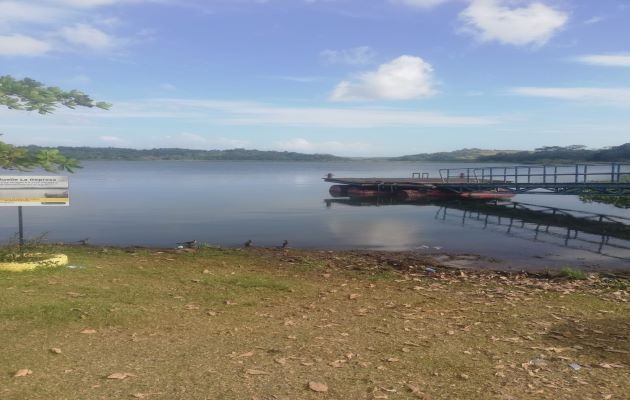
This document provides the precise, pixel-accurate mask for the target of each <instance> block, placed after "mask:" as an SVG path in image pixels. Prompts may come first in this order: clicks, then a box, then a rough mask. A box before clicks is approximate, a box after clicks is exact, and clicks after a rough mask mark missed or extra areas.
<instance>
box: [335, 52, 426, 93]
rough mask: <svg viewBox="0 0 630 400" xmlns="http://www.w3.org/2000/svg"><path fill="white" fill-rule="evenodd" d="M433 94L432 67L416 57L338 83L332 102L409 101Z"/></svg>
mask: <svg viewBox="0 0 630 400" xmlns="http://www.w3.org/2000/svg"><path fill="white" fill-rule="evenodd" d="M434 93H435V89H434V82H433V67H432V66H431V64H429V63H427V62H426V61H424V60H423V59H422V58H420V57H413V56H400V57H398V58H396V59H394V60H392V61H390V62H389V63H386V64H383V65H381V66H380V67H378V69H377V70H376V71H372V72H364V73H362V74H360V75H359V76H358V77H357V78H356V79H354V80H352V81H342V82H340V83H339V84H338V85H337V87H336V88H335V90H334V91H333V93H332V95H331V96H330V99H331V100H332V101H357V100H410V99H415V98H419V97H429V96H431V95H433V94H434Z"/></svg>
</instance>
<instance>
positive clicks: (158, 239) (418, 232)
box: [0, 161, 630, 268]
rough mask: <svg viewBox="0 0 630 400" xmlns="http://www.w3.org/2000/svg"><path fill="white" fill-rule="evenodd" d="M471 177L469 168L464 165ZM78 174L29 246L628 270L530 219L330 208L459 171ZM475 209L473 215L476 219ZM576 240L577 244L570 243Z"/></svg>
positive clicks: (368, 167) (559, 203)
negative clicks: (439, 255)
mask: <svg viewBox="0 0 630 400" xmlns="http://www.w3.org/2000/svg"><path fill="white" fill-rule="evenodd" d="M463 166H464V167H465V165H463ZM84 167H85V168H84V169H83V170H80V171H79V172H78V173H76V174H74V175H71V178H70V180H71V206H70V207H67V208H42V207H29V208H25V210H24V214H25V229H26V235H27V236H31V237H32V236H36V235H38V234H40V233H42V232H48V238H49V240H51V241H64V242H72V241H77V240H80V239H83V238H86V237H89V238H90V243H93V244H105V245H147V246H168V247H171V246H174V245H175V243H176V242H181V241H187V240H192V239H196V240H198V241H201V242H206V243H209V244H216V245H223V246H239V245H241V244H242V243H243V242H245V241H246V240H248V239H251V240H253V242H254V244H255V245H259V246H278V245H280V244H281V243H282V241H283V240H285V239H287V240H289V242H290V246H292V247H308V248H330V249H354V248H360V249H379V250H414V249H415V250H419V251H427V252H428V251H440V252H452V253H473V254H480V255H482V256H486V257H492V258H495V259H498V260H505V261H508V262H510V263H511V264H512V265H515V266H518V265H530V264H535V265H539V266H562V265H590V266H600V267H606V268H611V267H614V268H625V267H626V266H627V265H629V264H630V261H629V260H630V242H629V241H627V240H622V239H619V238H616V237H608V238H606V237H602V236H601V235H598V234H592V233H585V232H577V233H575V232H573V231H572V230H571V231H567V229H566V228H563V227H550V228H546V230H545V227H543V228H542V229H541V228H540V227H539V228H538V230H537V229H536V224H532V223H528V222H527V221H521V220H515V221H513V223H512V226H511V227H510V226H508V225H506V221H507V219H505V217H503V218H502V219H501V221H500V222H499V218H498V216H497V215H495V214H492V213H490V214H488V213H482V214H479V213H477V214H475V213H474V212H471V210H466V209H465V208H464V209H462V208H461V207H460V208H457V207H449V206H446V207H445V206H443V205H439V204H438V205H422V206H418V205H391V206H386V205H381V206H379V207H377V206H373V205H365V206H357V205H347V204H340V203H330V204H329V205H328V206H327V204H326V202H325V200H326V199H330V196H329V194H328V187H329V186H330V185H329V184H327V183H325V182H323V181H322V177H323V176H324V175H325V174H326V173H328V172H333V173H334V174H335V175H336V176H353V177H362V176H363V177H369V176H382V177H408V176H410V175H411V172H418V171H422V172H430V173H431V175H435V174H437V170H438V169H440V168H445V167H450V168H453V167H457V165H455V164H453V163H449V164H448V165H447V164H438V163H427V164H420V163H404V162H401V163H392V162H321V163H319V162H318V163H311V162H309V163H300V162H190V161H188V162H178V161H153V162H85V163H84ZM514 200H515V201H520V202H526V203H535V204H541V205H548V206H555V207H562V208H570V209H577V210H585V211H590V212H597V213H604V214H611V215H616V216H620V217H626V218H630V211H628V210H622V209H619V208H614V207H611V206H606V205H592V204H584V203H582V202H581V201H579V199H577V198H576V197H575V196H540V195H520V196H517V197H516V198H515V199H514ZM473 211H474V210H473ZM16 225H17V212H16V210H15V208H8V207H4V208H0V238H1V239H3V240H5V241H6V240H9V239H10V238H11V237H13V236H14V235H15V232H16V230H17V227H16ZM567 233H568V234H567Z"/></svg>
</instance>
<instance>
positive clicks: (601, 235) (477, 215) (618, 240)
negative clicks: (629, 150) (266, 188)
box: [325, 196, 630, 260]
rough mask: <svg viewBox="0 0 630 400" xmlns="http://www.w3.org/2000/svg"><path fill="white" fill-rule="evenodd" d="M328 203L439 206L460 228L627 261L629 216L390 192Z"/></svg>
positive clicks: (444, 217)
mask: <svg viewBox="0 0 630 400" xmlns="http://www.w3.org/2000/svg"><path fill="white" fill-rule="evenodd" d="M325 201H326V205H327V206H328V207H331V206H332V205H333V204H343V205H348V206H388V205H403V204H404V205H417V206H434V207H438V210H437V212H436V214H435V218H436V219H437V220H440V221H444V222H452V223H457V224H460V225H462V226H469V227H477V228H480V229H489V230H493V231H496V232H500V233H503V234H505V235H509V236H513V237H517V238H521V239H526V240H532V241H537V242H544V243H548V244H553V245H557V246H562V247H567V248H573V249H579V250H585V251H589V252H593V253H598V254H601V255H605V256H608V257H613V258H619V259H625V260H630V218H625V217H621V216H614V215H607V214H599V213H591V212H585V211H578V210H569V209H563V208H557V207H546V206H538V205H533V204H527V203H518V202H507V201H491V202H479V201H422V202H405V201H402V200H400V199H397V198H396V197H393V196H388V197H379V198H371V199H327V200H325Z"/></svg>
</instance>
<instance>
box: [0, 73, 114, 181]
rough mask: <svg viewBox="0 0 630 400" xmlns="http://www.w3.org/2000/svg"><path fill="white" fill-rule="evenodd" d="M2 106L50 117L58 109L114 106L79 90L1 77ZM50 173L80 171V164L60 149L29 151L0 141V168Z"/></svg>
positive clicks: (0, 96)
mask: <svg viewBox="0 0 630 400" xmlns="http://www.w3.org/2000/svg"><path fill="white" fill-rule="evenodd" d="M0 106H5V107H7V108H8V109H10V110H25V111H36V112H38V113H39V114H42V115H43V114H50V113H52V112H53V111H55V109H56V108H57V107H59V106H64V107H68V108H76V107H87V108H93V107H96V108H101V109H105V110H107V109H109V108H110V107H111V105H110V104H109V103H105V102H97V101H94V100H92V99H91V98H90V96H88V95H86V94H85V93H83V92H80V91H78V90H70V91H64V90H62V89H60V88H58V87H54V86H45V85H44V84H42V83H40V82H38V81H36V80H33V79H30V78H24V79H22V80H17V79H15V78H13V77H11V76H8V75H6V76H0ZM37 167H40V168H43V169H45V170H47V171H69V172H73V170H74V169H75V168H80V166H79V162H78V161H77V160H75V159H72V158H68V157H65V156H63V155H62V154H60V153H59V151H58V150H36V151H34V150H29V149H27V148H24V147H17V146H13V145H11V144H8V143H4V142H2V141H0V168H2V169H9V170H21V171H28V170H31V169H33V168H37Z"/></svg>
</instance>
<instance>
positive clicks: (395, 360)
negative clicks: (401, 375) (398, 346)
mask: <svg viewBox="0 0 630 400" xmlns="http://www.w3.org/2000/svg"><path fill="white" fill-rule="evenodd" d="M398 361H400V360H399V359H397V358H396V357H390V358H388V359H387V362H398Z"/></svg>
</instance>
